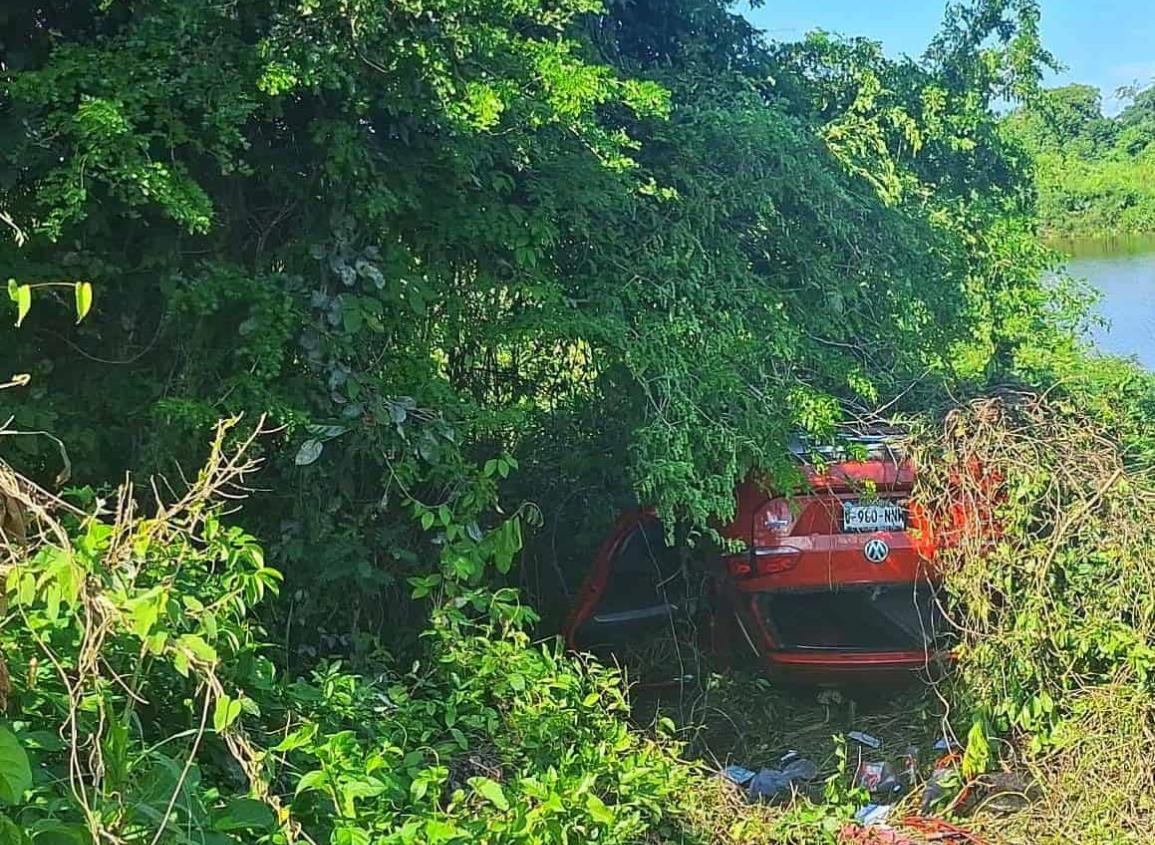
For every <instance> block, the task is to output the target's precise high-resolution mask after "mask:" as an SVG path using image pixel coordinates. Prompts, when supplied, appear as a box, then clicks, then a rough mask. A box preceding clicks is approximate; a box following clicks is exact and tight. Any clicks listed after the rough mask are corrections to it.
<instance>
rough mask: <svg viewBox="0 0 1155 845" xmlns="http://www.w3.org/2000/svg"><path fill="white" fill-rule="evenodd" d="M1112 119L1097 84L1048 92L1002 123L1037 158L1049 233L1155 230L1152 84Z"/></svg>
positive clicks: (1134, 95)
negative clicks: (1108, 114)
mask: <svg viewBox="0 0 1155 845" xmlns="http://www.w3.org/2000/svg"><path fill="white" fill-rule="evenodd" d="M1128 100H1129V103H1128V105H1127V107H1126V108H1124V109H1123V111H1122V112H1120V113H1119V114H1118V115H1117V116H1115V117H1107V116H1105V115H1104V114H1103V103H1102V95H1101V93H1100V91H1099V89H1098V88H1096V87H1094V86H1092V85H1066V86H1064V87H1062V88H1054V89H1051V90H1048V91H1045V92H1043V96H1042V97H1041V98H1040V99H1038V100H1037V101H1035V102H1033V103H1031V104H1030V105H1028V106H1024V107H1022V108H1020V109H1018V110H1016V111H1015V112H1013V113H1012V114H1011V115H1010V116H1009V117H1007V119H1006V120H1005V122H1004V123H1005V127H1006V128H1007V130H1008V131H1009V132H1010V133H1011V134H1012V135H1013V136H1014V137H1016V138H1017V139H1018V140H1020V141H1021V142H1022V143H1023V145H1024V146H1025V147H1026V148H1027V150H1028V151H1029V152H1030V153H1031V154H1032V156H1033V157H1034V158H1035V162H1036V180H1037V186H1038V193H1039V197H1038V212H1039V220H1040V224H1041V226H1042V228H1043V230H1044V231H1045V232H1046V233H1048V234H1052V235H1102V234H1134V233H1139V232H1152V231H1155V86H1151V87H1148V88H1140V89H1135V90H1132V91H1131V92H1129V97H1128Z"/></svg>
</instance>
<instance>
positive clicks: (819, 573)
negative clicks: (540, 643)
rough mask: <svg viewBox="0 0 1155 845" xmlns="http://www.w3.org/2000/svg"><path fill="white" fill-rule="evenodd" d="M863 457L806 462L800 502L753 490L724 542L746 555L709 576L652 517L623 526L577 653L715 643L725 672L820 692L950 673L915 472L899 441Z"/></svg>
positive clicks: (816, 454) (867, 442)
mask: <svg viewBox="0 0 1155 845" xmlns="http://www.w3.org/2000/svg"><path fill="white" fill-rule="evenodd" d="M855 443H856V444H857V449H854V450H852V451H856V452H858V454H857V456H856V458H854V459H851V458H850V457H848V456H847V452H846V450H841V451H835V450H831V449H826V450H813V449H802V448H798V449H796V450H795V454H796V455H797V456H798V459H799V464H800V469H801V470H802V475H803V477H804V478H805V482H804V483H803V484H802V485H801V486H800V488H799V489H797V490H795V491H793V492H791V493H789V494H780V493H777V492H768V491H766V490H764V489H762V488H761V487H759V486H758V485H757V484H754V483H752V482H747V483H745V484H743V485H742V486H741V487H740V488H739V489H738V491H737V511H736V515H735V517H734V519H733V521H731V522H730V523H729V524H728V525H726V526H725V527H723V528H722V529H721V530H720V533H721V534H722V535H723V536H724V537H726V538H728V539H729V540H734V541H738V542H737V543H736V544H735V545H736V546H737V547H739V548H740V549H741V551H736V552H735V551H719V552H716V553H714V554H712V555H709V558H710V559H709V560H708V561H704V562H703V563H705V565H704V566H695V565H694V562H693V561H692V560H691V559H690V555H689V554H688V553H687V551H686V550H684V549H679V548H672V547H670V546H667V544H666V543H665V537H664V532H663V527H662V525H661V524H660V523H659V522H658V520H657V518H656V517H655V515H654V513H653V511H652V510H640V511H636V512H630V513H626V514H623V515H622V516H621V517H620V518H619V520H618V521H617V524H616V525H615V526H614V529H613V530H612V532H611V533H610V535H609V536H608V537H607V538H606V539H605V541H604V542H603V543H602V545H601V547H600V549H599V550H598V553H597V556H596V558H595V559H594V562H593V566H592V568H591V570H590V572H589V574H588V575H587V577H586V579H585V582H584V583H583V585H582V588H581V591H580V594H579V596H578V598H577V601H576V604H575V606H574V607H573V608H572V610H571V612H570V614H569V617H568V619H567V620H566V623H565V625H564V627H563V635H564V637H565V639H566V642H567V643H568V645H569V646H570V647H571V648H574V649H581V650H592V651H596V652H603V651H611V652H616V651H619V650H622V649H624V648H625V647H626V646H627V645H630V646H636V644H637V643H641V642H645V641H647V640H661V639H662V638H666V639H673V640H676V639H677V637H678V636H679V632H680V631H683V630H685V629H686V628H691V629H695V630H705V631H709V632H710V636H709V637H707V638H705V639H707V644H708V645H710V646H712V648H713V650H714V651H715V653H716V656H717V657H719V658H722V659H723V660H728V659H730V658H732V657H734V656H736V655H737V650H739V649H740V650H743V651H748V653H752V654H753V655H754V656H756V657H757V659H758V660H759V661H761V662H763V663H764V664H765V665H766V667H768V668H769V669H771V670H773V671H774V672H776V673H779V674H786V675H788V676H790V677H792V678H796V679H801V680H809V681H819V682H836V681H839V680H845V679H847V678H848V677H851V676H857V677H859V678H862V677H864V676H866V677H876V678H877V677H879V676H880V675H882V674H886V673H888V672H891V673H893V672H895V671H901V672H908V671H910V670H919V669H923V668H926V667H928V666H929V665H931V664H934V663H938V662H940V659H941V658H942V657H943V656H945V655H946V654H947V650H946V647H945V637H944V635H945V633H946V631H945V629H946V625H945V622H944V619H943V616H942V613H941V608H940V606H939V602H938V600H937V597H936V586H937V578H936V575H935V570H934V567H933V565H932V564H931V558H932V557H933V549H932V548H931V547H930V543H929V539H928V538H929V534H928V532H927V531H926V530H925V526H920V525H916V524H915V523H917V522H919V520H918V517H917V514H912V508H911V507H910V505H909V501H908V500H909V496H910V493H911V486H912V483H913V480H914V469H913V467H912V466H911V464H910V463H909V462H908V461H907V460H905V459H904V458H902V457H901V456H900V455H899V454H897V453H896V452H895V451H894V448H893V447H894V443H893V439H892V438H888V437H885V436H878V437H864V438H856V440H855ZM819 458H820V459H821V462H819V460H817V459H819ZM695 574H698V575H699V576H700V578H701V582H699V583H694V582H695ZM703 582H704V589H703V588H699V587H700V586H701V583H703ZM696 596H697V597H698V598H695V597H696ZM695 623H696V624H695ZM681 665H682V667H683V668H684V663H683V664H681Z"/></svg>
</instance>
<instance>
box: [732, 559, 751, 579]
mask: <svg viewBox="0 0 1155 845" xmlns="http://www.w3.org/2000/svg"><path fill="white" fill-rule="evenodd" d="M726 571H727V572H729V573H730V574H731V575H732V576H734V577H735V578H747V577H749V575H750V573H752V572H753V571H754V567H752V566H751V565H750V558H749V556H748V555H734V557H732V558H728V559H727V560H726Z"/></svg>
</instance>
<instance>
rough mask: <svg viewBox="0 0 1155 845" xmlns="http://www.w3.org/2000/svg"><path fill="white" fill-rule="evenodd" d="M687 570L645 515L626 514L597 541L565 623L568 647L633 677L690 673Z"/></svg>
mask: <svg viewBox="0 0 1155 845" xmlns="http://www.w3.org/2000/svg"><path fill="white" fill-rule="evenodd" d="M687 586H688V585H687V567H686V566H685V565H684V562H683V560H682V555H681V554H680V551H679V550H678V549H677V548H672V547H670V546H668V545H667V544H666V542H665V529H664V527H663V525H662V524H661V522H659V521H658V519H657V518H656V517H655V516H654V515H653V514H652V513H650V512H647V511H639V512H632V513H628V514H624V515H623V516H622V517H621V518H620V519H619V520H618V522H617V524H616V525H615V526H614V528H613V530H612V531H611V532H610V534H609V536H608V537H607V538H606V540H605V541H604V542H603V543H602V545H601V547H600V548H599V550H598V553H597V555H596V556H595V558H594V561H593V565H592V566H591V568H590V571H589V573H588V574H587V576H586V578H585V581H584V583H583V584H582V587H581V591H580V592H579V595H578V599H577V602H576V603H575V605H574V608H573V609H572V611H571V613H570V615H569V618H568V619H567V621H566V624H565V627H564V628H563V631H562V633H563V636H564V637H565V640H566V643H567V645H569V647H570V648H572V649H575V650H580V651H588V652H593V653H595V654H597V655H598V656H600V657H603V658H605V657H613V658H615V659H617V660H618V661H619V662H621V663H623V664H624V665H626V667H627V669H629V670H631V672H632V675H633V677H634V678H638V677H645V679H646V680H647V681H660V680H674V679H676V678H681V677H684V676H685V675H686V674H687V673H688V672H690V670H689V669H687V663H688V659H689V658H688V655H687V646H688V645H690V644H691V643H692V641H693V637H692V633H691V632H690V630H689V629H690V623H691V621H692V616H693V613H692V610H693V608H692V606H691V605H692V604H693V602H692V595H691V590H689V589H687Z"/></svg>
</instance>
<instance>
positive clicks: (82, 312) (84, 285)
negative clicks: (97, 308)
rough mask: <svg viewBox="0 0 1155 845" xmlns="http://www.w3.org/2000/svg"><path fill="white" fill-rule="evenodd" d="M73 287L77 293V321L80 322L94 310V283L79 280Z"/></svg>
mask: <svg viewBox="0 0 1155 845" xmlns="http://www.w3.org/2000/svg"><path fill="white" fill-rule="evenodd" d="M72 289H73V292H74V293H75V294H76V322H78V323H79V322H80V321H81V320H83V319H84V318H85V317H87V316H88V312H89V311H91V310H92V285H91V284H89V283H88V282H77V283H76V284H75V285H74V286H73V288H72Z"/></svg>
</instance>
